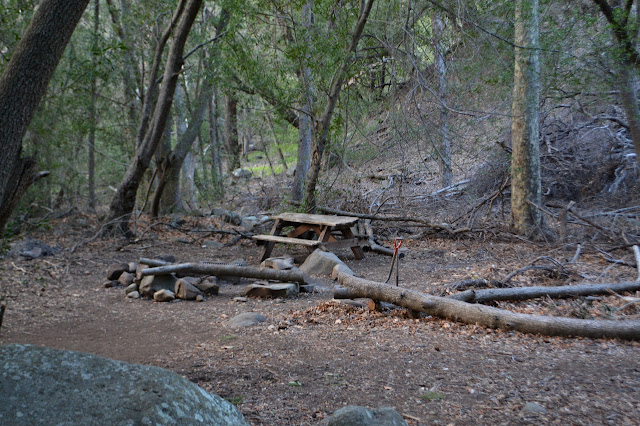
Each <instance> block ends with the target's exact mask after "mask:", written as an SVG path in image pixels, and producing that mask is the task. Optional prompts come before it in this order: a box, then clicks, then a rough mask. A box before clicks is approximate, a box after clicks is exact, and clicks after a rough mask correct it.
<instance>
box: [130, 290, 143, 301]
mask: <svg viewBox="0 0 640 426" xmlns="http://www.w3.org/2000/svg"><path fill="white" fill-rule="evenodd" d="M127 297H128V298H129V299H140V292H138V291H137V290H136V291H132V292H131V293H127Z"/></svg>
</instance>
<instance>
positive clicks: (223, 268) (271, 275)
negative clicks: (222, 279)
mask: <svg viewBox="0 0 640 426" xmlns="http://www.w3.org/2000/svg"><path fill="white" fill-rule="evenodd" d="M171 273H188V274H196V275H215V276H217V277H219V276H227V277H245V278H259V279H263V280H275V281H283V282H297V283H302V284H304V283H305V277H304V274H303V273H302V272H301V271H276V270H274V269H260V268H253V267H250V266H236V265H226V264H216V263H179V264H176V265H164V266H157V267H155V268H148V269H144V270H142V271H141V275H142V276H143V277H146V276H147V275H165V274H171Z"/></svg>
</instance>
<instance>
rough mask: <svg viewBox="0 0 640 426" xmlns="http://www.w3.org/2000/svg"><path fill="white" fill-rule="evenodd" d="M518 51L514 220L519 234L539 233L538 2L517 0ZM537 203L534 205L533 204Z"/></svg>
mask: <svg viewBox="0 0 640 426" xmlns="http://www.w3.org/2000/svg"><path fill="white" fill-rule="evenodd" d="M515 5H516V15H515V44H516V45H517V46H518V47H516V48H515V53H516V59H515V67H514V82H513V107H512V122H511V138H512V139H511V144H512V160H511V218H512V220H513V226H514V229H515V231H516V232H517V233H519V234H521V235H525V236H531V235H534V234H538V233H539V232H540V231H541V228H542V212H541V211H540V210H539V209H537V208H536V207H535V206H534V205H538V206H539V205H540V204H541V199H542V187H541V181H540V146H539V142H538V141H539V136H538V134H539V131H538V110H539V105H540V61H539V58H538V56H539V53H538V44H539V43H538V32H539V25H538V0H516V2H515ZM532 204H534V205H532Z"/></svg>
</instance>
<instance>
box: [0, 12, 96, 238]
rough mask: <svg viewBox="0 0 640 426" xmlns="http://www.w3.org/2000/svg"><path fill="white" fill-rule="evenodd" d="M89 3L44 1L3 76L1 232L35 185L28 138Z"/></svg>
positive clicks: (0, 101)
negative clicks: (24, 145)
mask: <svg viewBox="0 0 640 426" xmlns="http://www.w3.org/2000/svg"><path fill="white" fill-rule="evenodd" d="M87 3H89V0H42V1H40V4H39V6H38V9H37V10H36V12H35V13H34V15H33V18H32V19H31V22H30V23H29V26H28V27H27V30H26V31H25V33H24V35H23V37H22V39H21V40H20V42H19V43H18V46H17V47H16V50H15V51H14V52H13V55H12V56H11V60H10V61H9V63H8V64H7V66H6V68H5V70H4V72H3V73H2V76H1V77H0V146H1V147H2V150H0V232H1V231H3V230H4V228H5V225H6V224H7V221H8V220H9V217H10V215H11V212H12V211H13V209H14V208H15V206H16V205H17V203H18V201H19V199H20V197H22V195H23V194H24V192H25V191H26V190H27V189H28V188H29V186H30V185H31V184H32V183H33V182H34V176H35V169H36V164H35V160H33V159H29V158H20V154H21V152H22V139H23V138H24V135H25V133H26V132H27V127H28V126H29V123H31V119H32V118H33V115H34V113H35V111H36V108H37V107H38V105H39V104H40V100H41V99H42V97H43V96H44V94H45V92H46V90H47V86H48V84H49V80H51V76H52V75H53V72H54V71H55V69H56V66H57V65H58V62H59V61H60V58H61V57H62V54H63V53H64V49H65V47H66V45H67V43H68V42H69V39H70V38H71V34H73V31H74V29H75V27H76V25H77V24H78V21H79V20H80V18H81V17H82V13H83V12H84V9H85V8H86V6H87Z"/></svg>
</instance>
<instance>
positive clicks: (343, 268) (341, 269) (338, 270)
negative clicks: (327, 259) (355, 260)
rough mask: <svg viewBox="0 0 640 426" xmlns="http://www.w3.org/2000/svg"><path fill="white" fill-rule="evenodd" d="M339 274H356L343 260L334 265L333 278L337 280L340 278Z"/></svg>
mask: <svg viewBox="0 0 640 426" xmlns="http://www.w3.org/2000/svg"><path fill="white" fill-rule="evenodd" d="M338 274H347V275H351V276H354V275H355V274H354V272H353V271H352V270H351V268H349V267H348V266H347V265H345V264H344V263H342V262H340V263H338V264H337V265H336V266H334V267H333V270H332V271H331V279H332V280H334V281H336V280H337V279H338Z"/></svg>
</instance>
